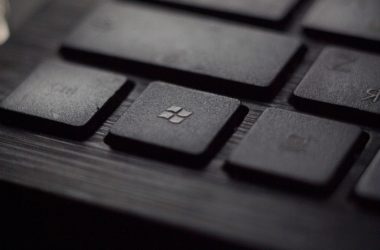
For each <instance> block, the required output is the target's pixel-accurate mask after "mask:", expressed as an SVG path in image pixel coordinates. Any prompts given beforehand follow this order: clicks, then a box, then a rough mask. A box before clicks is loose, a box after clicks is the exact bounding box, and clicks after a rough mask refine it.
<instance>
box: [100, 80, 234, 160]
mask: <svg viewBox="0 0 380 250" xmlns="http://www.w3.org/2000/svg"><path fill="white" fill-rule="evenodd" d="M240 110H241V109H240V102H239V101H238V100H236V99H232V98H228V97H223V96H219V95H215V94H210V93H206V92H201V91H197V90H192V89H188V88H184V87H179V86H175V85H172V84H167V83H163V82H154V83H151V84H150V85H149V86H148V87H147V89H146V90H145V91H144V92H143V94H142V95H141V96H140V97H139V98H138V99H137V100H136V101H135V102H134V103H133V105H132V106H131V107H130V108H129V109H128V110H127V111H126V112H125V114H124V115H123V116H122V117H121V118H120V119H119V121H118V122H117V123H116V124H115V125H114V126H113V127H112V128H111V131H110V133H109V135H108V136H107V138H106V142H107V143H109V144H110V145H111V146H113V147H115V148H119V149H124V150H132V152H133V151H140V153H141V152H143V153H144V154H145V155H146V156H161V157H162V156H163V155H165V154H166V155H165V156H166V157H165V158H166V159H167V160H173V161H178V162H179V161H182V162H184V163H186V161H187V160H190V161H191V160H193V161H194V162H195V161H197V160H199V161H203V160H204V158H205V157H207V156H206V155H208V154H209V153H210V152H211V151H214V150H213V149H214V148H215V147H218V146H219V145H220V144H219V142H220V141H221V140H220V139H219V138H220V137H221V134H222V133H223V132H226V131H228V130H229V129H231V128H233V127H234V125H232V124H235V122H236V121H237V120H238V119H239V118H238V116H239V117H240V115H241V112H240ZM226 129H227V130H226ZM227 134H228V133H227ZM184 159H186V160H184Z"/></svg>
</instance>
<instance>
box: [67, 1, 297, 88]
mask: <svg viewBox="0 0 380 250" xmlns="http://www.w3.org/2000/svg"><path fill="white" fill-rule="evenodd" d="M64 46H65V47H66V48H71V50H70V51H71V52H73V51H72V50H74V51H76V52H80V51H82V52H83V51H84V52H87V53H89V55H92V56H94V55H95V56H96V55H98V56H99V57H102V58H104V57H106V58H117V59H119V60H120V59H123V60H125V62H129V63H131V62H132V63H133V62H134V63H138V64H136V65H137V66H140V67H141V66H146V65H150V66H152V65H153V66H156V67H159V68H160V69H161V70H165V69H171V70H170V73H173V72H177V73H178V75H181V73H192V74H195V75H198V76H199V75H200V76H208V77H211V79H213V78H217V79H219V80H218V81H217V82H218V83H221V81H220V80H221V79H223V80H228V81H233V82H239V83H241V84H243V85H244V86H256V87H262V88H266V87H269V86H271V85H272V83H273V82H274V80H275V79H276V77H277V76H278V75H279V74H280V72H282V70H283V69H284V67H285V66H286V65H287V64H288V62H289V61H290V60H291V59H292V58H293V57H294V56H295V54H296V52H297V51H298V50H299V49H300V42H299V41H298V40H297V39H295V38H292V37H286V36H283V35H279V34H274V33H270V32H266V31H259V30H255V29H252V28H248V27H243V26H236V25H232V24H228V23H223V22H218V21H216V20H213V19H202V18H196V17H193V16H191V15H189V14H185V13H182V12H180V13H177V12H174V11H170V10H163V9H160V8H154V7H148V6H144V5H137V4H127V3H121V2H114V3H108V4H104V5H101V6H100V7H99V8H98V9H97V10H96V11H95V12H93V13H92V14H90V15H89V16H88V18H87V19H86V20H85V21H84V22H83V23H82V24H81V25H80V26H79V27H78V28H77V29H76V30H75V31H74V32H73V33H72V35H71V36H70V37H69V38H68V39H67V41H66V42H65V45H64ZM66 51H67V50H66ZM119 60H118V62H119ZM149 69H150V68H149ZM150 71H151V70H147V71H146V72H145V73H149V72H150ZM164 77H166V76H165V74H164ZM184 78H186V77H184ZM207 80H209V79H207ZM207 80H205V81H202V84H206V83H208V81H207ZM194 82H198V81H194ZM231 86H232V87H233V86H234V85H230V88H229V90H230V91H231Z"/></svg>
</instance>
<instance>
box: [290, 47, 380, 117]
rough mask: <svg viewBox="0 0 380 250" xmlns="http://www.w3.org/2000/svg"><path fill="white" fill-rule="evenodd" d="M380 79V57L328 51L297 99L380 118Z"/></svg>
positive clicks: (299, 89)
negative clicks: (379, 116) (361, 112)
mask: <svg viewBox="0 0 380 250" xmlns="http://www.w3.org/2000/svg"><path fill="white" fill-rule="evenodd" d="M379 79H380V57H379V56H377V55H370V54H367V53H363V52H359V51H353V50H347V49H341V48H326V49H324V51H323V52H322V53H321V55H320V56H319V57H318V59H317V61H316V62H315V63H314V65H313V66H312V68H311V69H310V70H309V72H308V73H307V74H306V76H305V78H304V79H303V80H302V82H301V83H300V84H299V86H298V87H297V88H296V90H295V91H294V95H295V96H296V97H299V98H302V99H305V100H311V101H315V102H319V103H324V104H332V105H336V106H340V107H345V108H349V109H351V111H355V110H356V111H363V112H365V113H369V114H372V115H379V114H380V81H379ZM304 107H307V106H305V105H304Z"/></svg>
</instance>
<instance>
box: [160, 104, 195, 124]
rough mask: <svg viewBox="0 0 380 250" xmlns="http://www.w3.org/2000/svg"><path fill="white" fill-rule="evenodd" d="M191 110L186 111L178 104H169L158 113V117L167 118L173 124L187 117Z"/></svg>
mask: <svg viewBox="0 0 380 250" xmlns="http://www.w3.org/2000/svg"><path fill="white" fill-rule="evenodd" d="M192 114H193V112H190V111H187V110H185V109H184V108H182V107H179V106H170V107H169V108H167V109H166V110H165V111H163V112H162V113H161V114H159V115H158V117H159V118H163V119H166V120H168V121H169V122H171V123H173V124H180V123H182V122H183V121H184V120H186V119H187V118H189V117H190V116H191V115H192Z"/></svg>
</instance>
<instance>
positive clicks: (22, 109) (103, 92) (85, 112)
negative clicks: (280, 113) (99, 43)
mask: <svg viewBox="0 0 380 250" xmlns="http://www.w3.org/2000/svg"><path fill="white" fill-rule="evenodd" d="M126 81H127V78H126V77H125V76H122V75H119V74H114V73H109V72H104V71H101V70H98V69H92V68H88V67H84V66H80V65H77V64H72V63H66V62H63V61H60V60H58V59H51V60H48V61H45V62H44V63H42V64H41V65H39V66H38V67H37V69H36V70H35V71H34V72H33V73H32V74H31V75H30V76H29V77H28V78H27V79H26V80H25V81H24V82H23V83H22V84H21V85H20V86H19V87H17V88H16V89H15V90H14V91H13V92H12V93H11V94H10V95H8V96H7V97H6V98H5V99H3V100H2V102H1V103H0V111H1V113H2V117H3V119H2V121H6V122H7V123H10V124H11V125H14V126H18V127H25V128H27V129H32V130H36V131H42V132H48V133H52V134H58V135H60V136H64V137H70V138H75V139H84V138H86V137H88V136H90V135H91V134H92V133H93V132H95V130H96V129H97V127H98V126H99V125H100V124H101V123H102V122H103V121H104V120H105V119H106V118H107V114H109V113H110V112H112V110H113V109H114V108H115V107H117V105H118V104H119V103H120V102H121V101H122V100H123V99H124V97H125V95H126V94H127V93H128V92H129V91H130V89H131V85H130V84H126Z"/></svg>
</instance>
